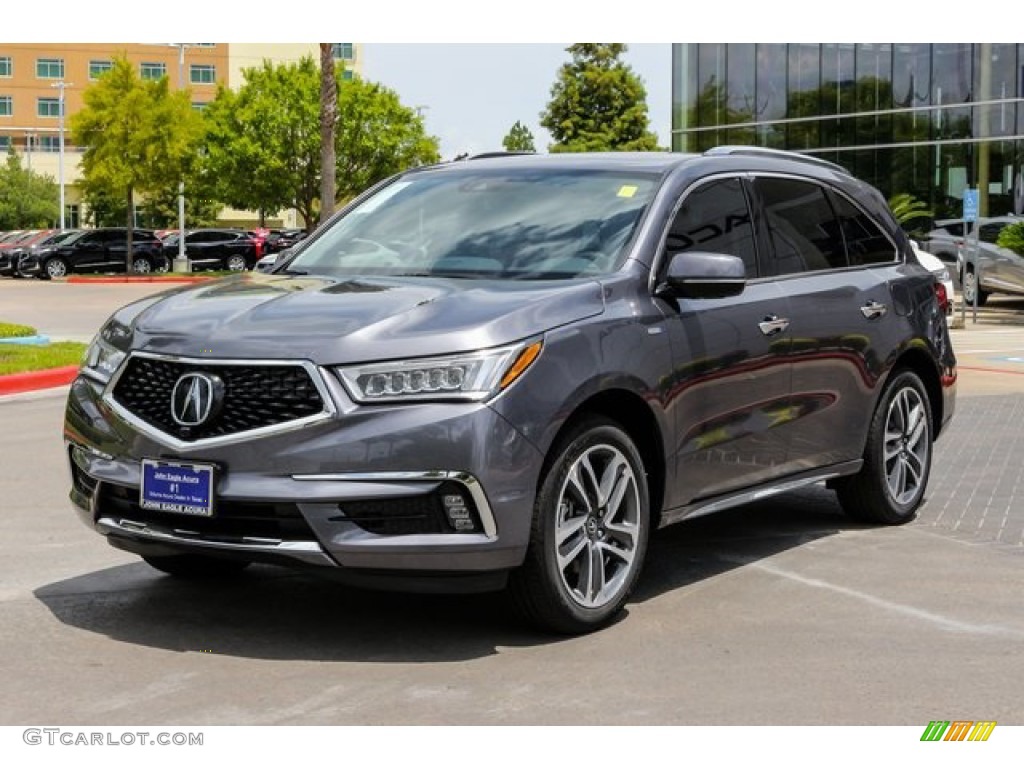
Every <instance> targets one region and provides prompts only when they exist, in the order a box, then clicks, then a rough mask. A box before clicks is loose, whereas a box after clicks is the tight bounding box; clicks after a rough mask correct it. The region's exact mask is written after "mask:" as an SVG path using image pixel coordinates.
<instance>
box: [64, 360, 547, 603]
mask: <svg viewBox="0 0 1024 768" xmlns="http://www.w3.org/2000/svg"><path fill="white" fill-rule="evenodd" d="M322 379H323V383H324V384H325V388H326V390H327V391H328V392H329V395H330V398H331V400H332V401H333V408H331V411H332V412H331V413H330V414H328V415H326V416H325V418H324V419H322V420H319V421H314V422H312V423H308V424H305V425H303V426H302V427H301V428H297V429H293V430H284V431H280V432H276V433H272V434H260V435H256V436H252V437H249V438H247V439H243V438H240V439H238V440H228V441H216V442H215V443H209V444H206V445H202V446H185V445H182V444H181V443H180V441H175V440H173V439H170V440H162V439H160V436H159V435H154V434H152V433H151V432H149V431H143V430H139V429H138V425H137V424H133V423H131V420H130V419H126V418H125V417H124V414H122V413H120V412H119V410H118V409H117V408H115V407H112V405H111V403H110V402H109V400H106V399H104V396H103V395H104V392H103V387H102V386H101V385H100V384H98V383H96V382H95V381H93V380H91V379H89V378H86V377H84V376H82V377H79V378H78V379H77V380H76V381H75V382H74V383H73V384H72V386H71V391H70V393H69V399H68V406H67V411H66V418H65V438H66V442H67V447H68V456H69V461H70V464H71V470H72V480H73V482H72V489H71V494H70V497H71V501H72V502H73V504H74V507H75V509H76V511H77V512H78V513H79V515H80V517H81V518H82V520H83V522H85V523H86V524H87V525H89V526H90V527H92V528H94V529H95V530H97V531H98V532H99V533H101V534H103V535H105V536H107V537H108V539H109V540H110V542H111V543H112V544H114V545H115V546H117V547H119V548H121V549H126V550H129V551H133V552H137V553H139V554H143V555H150V554H173V553H202V554H209V555H214V556H234V557H244V558H245V559H250V560H254V561H263V562H275V563H286V564H293V565H307V566H325V567H330V568H333V569H335V570H339V571H345V572H346V573H348V574H350V575H353V576H360V577H366V578H364V579H362V581H363V582H366V581H367V580H368V581H369V582H370V583H373V582H380V585H381V586H388V582H390V581H394V580H395V578H394V577H396V576H398V577H404V578H401V579H400V580H399V581H400V585H401V587H402V588H415V586H416V584H415V583H416V581H418V580H422V581H423V582H424V584H427V583H428V582H429V583H430V584H436V583H438V581H439V580H438V578H437V577H467V576H473V575H487V574H490V575H494V574H504V573H506V572H507V571H508V570H509V569H511V568H514V567H516V566H518V565H520V564H521V563H522V560H523V558H524V556H525V552H526V545H527V540H528V537H529V529H530V522H531V516H532V512H533V501H534V494H535V490H536V488H537V484H538V478H539V475H540V471H541V467H542V461H543V457H542V455H541V454H540V453H539V451H537V449H536V448H535V447H534V446H533V445H532V444H531V443H530V442H529V441H527V440H526V439H525V438H524V437H523V436H522V435H521V434H520V433H519V432H518V431H517V430H516V429H515V428H513V427H512V426H511V424H509V423H508V422H507V421H506V420H505V419H504V418H502V417H501V416H499V415H498V414H497V413H496V412H495V411H494V410H492V409H491V408H490V407H488V406H487V405H482V404H479V403H466V404H437V403H420V404H410V405H402V406H375V407H356V406H355V405H354V404H353V403H352V402H351V401H350V400H349V399H348V398H347V395H346V394H345V392H344V389H343V388H342V387H341V385H340V383H338V382H337V380H336V379H334V377H333V376H332V375H331V374H330V373H329V372H326V371H324V372H322ZM144 458H152V459H160V460H174V461H183V462H196V463H206V464H213V465H214V466H216V467H217V474H216V483H215V486H216V487H215V493H216V501H215V508H214V518H218V519H217V520H212V519H211V521H205V520H197V519H196V518H194V517H192V516H190V515H177V514H173V513H159V514H157V513H152V512H150V511H149V510H143V509H142V508H141V507H140V506H139V504H138V501H139V486H140V484H141V460H142V459H144ZM458 493H461V494H463V495H464V497H465V499H466V501H467V504H468V506H469V508H470V509H471V510H472V512H473V515H474V520H475V522H476V525H474V527H473V530H472V531H470V532H465V531H456V530H449V529H446V528H445V525H444V520H445V519H444V518H443V517H441V518H440V521H441V522H437V521H436V520H435V522H433V523H429V524H427V523H423V524H420V523H417V524H416V525H414V528H415V527H418V530H411V529H409V528H408V527H407V525H406V524H404V523H397V522H396V521H397V519H398V518H399V517H402V516H403V515H406V514H408V513H409V512H410V509H412V510H413V511H416V512H419V511H422V510H423V509H424V508H432V509H434V511H435V513H436V510H437V502H436V501H435V500H436V499H439V498H444V496H445V495H449V496H450V495H452V494H458ZM431 505H433V506H432V507H431ZM353 510H369V511H370V512H372V513H373V514H372V515H370V516H369V517H367V516H366V514H363V513H362V512H360V513H359V514H356V513H354V512H353ZM392 511H393V512H394V513H395V518H394V519H392V518H390V517H389V515H391V513H392ZM360 515H362V517H360ZM429 517H430V514H429V510H428V513H426V514H425V516H421V517H420V518H418V519H420V520H421V521H422V520H427V519H428V518H429ZM436 517H437V516H436V514H435V518H436ZM428 522H429V521H428ZM453 581H454V582H455V583H456V584H464V583H465V582H466V579H464V578H455V579H453ZM492 581H493V585H494V586H500V583H499V582H498V581H494V580H491V581H488V580H486V579H485V580H484V581H483V582H481V583H491V582H492ZM424 588H428V589H433V587H427V586H425V587H424ZM453 589H459V587H458V586H453Z"/></svg>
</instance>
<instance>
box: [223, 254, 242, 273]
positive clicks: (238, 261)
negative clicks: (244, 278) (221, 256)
mask: <svg viewBox="0 0 1024 768" xmlns="http://www.w3.org/2000/svg"><path fill="white" fill-rule="evenodd" d="M247 267H248V264H246V262H245V256H239V255H238V254H232V255H231V256H228V257H227V259H225V260H224V268H225V269H229V270H231V271H232V272H244V271H245V270H246V268H247Z"/></svg>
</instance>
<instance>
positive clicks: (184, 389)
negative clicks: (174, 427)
mask: <svg viewBox="0 0 1024 768" xmlns="http://www.w3.org/2000/svg"><path fill="white" fill-rule="evenodd" d="M223 393H224V382H223V381H221V380H220V377H218V376H215V375H213V374H211V373H186V374H184V375H182V376H180V377H178V381H177V382H175V384H174V389H173V390H171V416H173V417H174V420H175V421H176V422H178V423H179V424H180V425H181V426H183V427H197V426H199V425H200V424H203V423H205V422H206V421H207V420H208V419H209V418H210V417H211V416H213V415H215V413H216V411H217V410H219V406H220V401H221V396H222V395H223Z"/></svg>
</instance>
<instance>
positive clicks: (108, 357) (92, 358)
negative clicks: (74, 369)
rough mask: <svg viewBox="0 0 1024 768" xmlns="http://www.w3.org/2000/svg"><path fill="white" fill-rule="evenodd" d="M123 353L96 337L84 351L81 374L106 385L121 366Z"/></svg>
mask: <svg viewBox="0 0 1024 768" xmlns="http://www.w3.org/2000/svg"><path fill="white" fill-rule="evenodd" d="M124 358H125V353H124V352H122V351H121V350H120V349H116V348H115V347H112V346H111V345H110V344H108V343H107V342H105V341H103V339H101V338H100V337H99V335H97V336H96V338H94V339H93V340H92V343H91V344H90V345H89V348H88V349H87V350H86V351H85V360H84V361H83V362H82V373H84V374H86V375H87V376H90V377H92V378H94V379H96V380H97V381H101V382H103V383H104V384H106V383H107V382H108V381H110V377H111V376H113V375H114V371H116V370H117V368H118V366H119V365H121V361H123V360H124Z"/></svg>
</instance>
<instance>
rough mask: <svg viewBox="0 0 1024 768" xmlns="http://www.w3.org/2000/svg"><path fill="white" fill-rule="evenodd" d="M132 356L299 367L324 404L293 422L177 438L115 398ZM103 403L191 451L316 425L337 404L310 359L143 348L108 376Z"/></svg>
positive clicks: (140, 428)
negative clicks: (170, 352)
mask: <svg viewBox="0 0 1024 768" xmlns="http://www.w3.org/2000/svg"><path fill="white" fill-rule="evenodd" d="M135 357H142V358H146V359H149V360H163V361H166V362H172V363H183V364H186V365H196V366H203V365H224V366H229V365H237V366H253V365H262V366H279V367H284V366H288V367H296V366H298V367H301V368H303V369H305V371H306V373H307V374H308V375H309V378H310V380H311V381H312V382H313V386H314V387H316V390H317V393H318V394H319V395H320V400H321V401H322V402H323V404H324V408H323V410H322V411H321V412H320V413H315V414H313V415H312V416H304V417H303V418H301V419H294V420H292V421H286V422H283V423H281V424H273V425H271V426H268V427H258V428H256V429H247V430H245V431H243V432H235V433H233V434H230V435H218V436H217V437H204V438H200V439H198V440H179V439H178V438H176V437H174V436H173V435H169V434H167V433H166V432H164V431H162V430H160V429H157V428H156V427H154V426H153V425H152V424H150V423H149V422H147V421H145V420H143V419H141V418H139V417H138V416H136V415H135V414H133V413H132V412H131V411H129V410H128V409H127V408H126V407H125V406H123V405H121V404H120V403H119V402H118V401H117V400H116V399H115V398H114V388H115V387H116V386H117V383H118V382H119V381H120V380H121V376H122V375H123V374H124V372H125V371H126V370H127V368H128V363H129V362H130V361H131V360H132V359H133V358H135ZM103 402H104V403H106V404H107V405H108V406H110V408H111V410H113V411H114V412H115V413H116V414H117V415H118V416H120V417H121V418H122V419H124V420H125V421H126V422H128V423H129V424H130V425H131V426H132V427H133V428H135V429H137V430H138V431H139V432H142V433H143V434H145V435H146V436H147V437H150V438H152V439H153V440H155V441H157V442H158V443H161V444H163V445H166V446H168V447H170V448H173V449H175V450H178V451H185V450H190V449H193V448H203V447H209V446H217V445H230V444H232V443H240V442H244V441H246V440H253V439H256V438H260V437H265V436H267V435H275V434H279V433H282V432H291V431H293V430H296V429H303V428H305V427H308V426H311V425H313V424H318V423H320V422H322V421H327V420H328V419H332V418H334V417H335V416H336V415H337V413H338V408H337V405H336V404H335V402H334V398H333V397H331V394H330V391H329V389H328V387H327V384H326V382H325V380H324V372H323V370H322V369H321V368H320V367H319V366H317V365H315V364H313V363H312V362H310V361H309V360H263V359H259V358H253V359H244V360H243V359H238V358H214V357H187V356H184V355H166V354H158V353H155V352H143V351H138V350H135V351H131V352H129V353H128V355H127V356H126V357H125V359H124V360H123V361H122V362H121V365H120V366H118V369H117V370H116V371H115V372H114V375H113V376H111V377H110V381H109V382H107V385H106V387H105V388H104V390H103Z"/></svg>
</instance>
